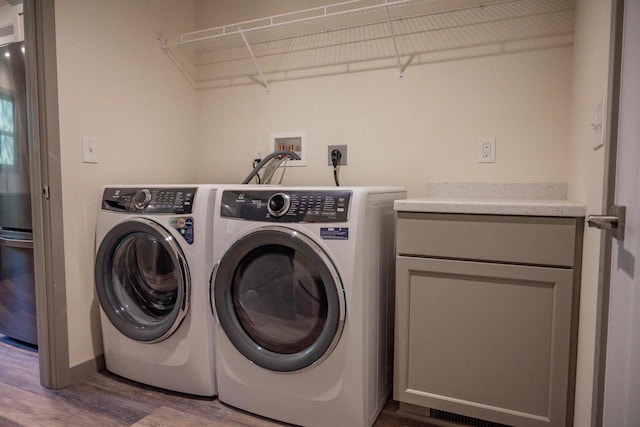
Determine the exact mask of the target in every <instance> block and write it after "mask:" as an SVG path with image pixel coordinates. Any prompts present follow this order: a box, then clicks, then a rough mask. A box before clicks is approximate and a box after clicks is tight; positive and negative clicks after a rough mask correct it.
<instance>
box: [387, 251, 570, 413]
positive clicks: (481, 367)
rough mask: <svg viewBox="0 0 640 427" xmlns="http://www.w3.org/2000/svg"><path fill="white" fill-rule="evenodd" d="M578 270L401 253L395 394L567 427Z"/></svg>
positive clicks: (442, 406) (447, 406)
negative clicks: (575, 287) (424, 256)
mask: <svg viewBox="0 0 640 427" xmlns="http://www.w3.org/2000/svg"><path fill="white" fill-rule="evenodd" d="M572 287H573V270H571V269H562V268H548V267H532V266H521V265H508V264H492V263H482V262H470V261H457V260H443V259H430V258H417V257H402V256H399V257H397V281H396V296H397V299H396V338H395V342H396V348H395V379H394V398H395V399H396V400H399V401H401V402H406V403H410V404H413V405H420V406H424V407H428V408H433V409H438V410H441V411H447V412H452V413H456V414H460V415H465V416H469V417H474V418H480V419H484V420H488V421H494V422H497V423H502V424H509V425H517V426H548V425H557V426H561V425H565V422H566V408H567V391H568V383H569V359H570V357H569V356H570V341H571V340H570V338H571V304H572Z"/></svg>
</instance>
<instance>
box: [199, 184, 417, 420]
mask: <svg viewBox="0 0 640 427" xmlns="http://www.w3.org/2000/svg"><path fill="white" fill-rule="evenodd" d="M405 195H406V193H405V190H404V189H403V188H398V187H279V188H271V189H246V188H243V187H237V188H226V189H225V190H223V191H220V192H218V194H217V195H216V204H215V207H214V234H215V236H216V240H215V241H214V251H213V254H214V258H215V259H217V260H218V262H217V264H216V266H215V267H214V270H213V274H212V278H211V292H210V295H211V308H212V311H213V312H214V315H215V318H216V322H215V327H216V335H217V346H216V350H217V357H216V374H217V378H218V398H219V399H220V401H222V402H224V403H226V404H229V405H231V406H234V407H237V408H240V409H243V410H245V411H248V412H252V413H255V414H259V415H262V416H265V417H268V418H272V419H276V420H280V421H284V422H288V423H292V424H297V425H303V426H329V425H331V426H356V427H357V426H370V425H372V424H373V423H374V421H375V419H376V418H377V416H378V414H379V413H380V411H381V410H382V408H383V406H384V404H385V402H386V400H387V399H388V398H389V396H390V392H391V385H392V352H393V347H392V341H393V307H394V293H395V289H394V279H395V270H394V267H393V266H394V237H393V236H394V211H393V201H394V200H396V199H401V198H404V197H405Z"/></svg>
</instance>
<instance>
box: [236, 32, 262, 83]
mask: <svg viewBox="0 0 640 427" xmlns="http://www.w3.org/2000/svg"><path fill="white" fill-rule="evenodd" d="M238 32H239V33H240V36H241V37H242V40H243V41H244V45H245V46H246V47H247V50H248V51H249V54H250V55H251V59H253V64H254V65H255V66H256V68H257V69H258V73H259V74H260V78H261V79H262V84H263V86H264V87H265V89H267V92H269V83H267V79H266V78H265V77H264V74H263V73H262V68H260V64H258V60H257V59H256V55H255V54H254V53H253V49H252V48H251V45H250V44H249V41H248V40H247V37H246V36H245V35H244V31H242V28H240V27H238Z"/></svg>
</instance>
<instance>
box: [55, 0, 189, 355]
mask: <svg viewBox="0 0 640 427" xmlns="http://www.w3.org/2000/svg"><path fill="white" fill-rule="evenodd" d="M55 7H56V39H57V40H56V43H57V55H58V80H59V81H58V85H59V86H58V90H59V106H60V144H61V147H60V153H61V159H60V161H61V169H62V186H63V189H64V190H63V191H64V194H63V203H64V205H63V206H64V233H65V260H66V261H65V262H66V265H65V269H66V286H67V310H68V323H69V352H70V355H69V359H70V365H71V366H75V365H78V364H81V363H83V362H85V361H87V360H89V359H92V358H94V357H95V356H96V355H99V354H101V353H102V342H101V335H100V327H99V315H98V313H99V312H98V306H97V300H96V299H95V298H94V286H93V283H94V282H93V262H94V261H93V256H94V235H95V233H94V230H95V221H96V215H97V212H98V207H99V200H100V194H99V191H100V186H101V185H104V184H109V183H129V184H138V183H169V182H177V183H182V182H187V181H192V180H193V179H194V178H195V177H194V175H193V160H194V158H195V155H196V149H195V145H194V143H195V141H196V119H195V118H196V102H195V101H196V98H195V94H194V91H193V89H192V88H191V87H190V86H189V84H188V83H187V82H186V81H185V80H184V78H183V77H182V75H181V74H180V72H178V70H177V69H176V68H175V67H174V66H173V63H171V61H170V60H169V59H168V57H167V56H166V55H165V54H164V53H163V52H162V50H161V49H160V48H159V47H158V45H157V44H156V38H157V37H158V36H159V35H160V34H167V33H171V34H173V33H180V32H185V31H188V30H191V29H192V28H193V25H194V13H193V11H194V9H193V2H186V1H183V0H164V1H156V0H136V1H127V0H112V1H108V2H107V1H98V0H92V1H85V0H58V1H56V5H55ZM83 136H91V137H95V138H97V142H98V156H99V163H98V164H97V165H96V164H83V163H82V145H81V141H82V137H83Z"/></svg>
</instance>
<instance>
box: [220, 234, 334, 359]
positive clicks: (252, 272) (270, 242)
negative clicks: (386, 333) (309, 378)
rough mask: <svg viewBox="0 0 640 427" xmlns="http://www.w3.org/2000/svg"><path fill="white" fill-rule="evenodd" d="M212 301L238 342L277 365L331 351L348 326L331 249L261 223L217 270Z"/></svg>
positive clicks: (241, 347)
mask: <svg viewBox="0 0 640 427" xmlns="http://www.w3.org/2000/svg"><path fill="white" fill-rule="evenodd" d="M212 286H213V288H214V289H213V291H212V292H211V297H212V299H213V301H212V308H213V309H214V313H215V314H216V316H217V317H218V319H219V321H220V324H221V326H222V328H223V329H224V331H225V333H226V335H227V337H228V338H229V340H230V341H231V342H232V343H233V345H234V346H235V347H236V348H237V349H238V351H240V352H241V353H242V354H243V355H244V356H245V357H246V358H247V359H249V360H251V361H252V362H254V363H256V364H258V365H260V366H262V367H264V368H266V369H270V370H274V371H296V370H300V369H303V368H306V367H309V366H312V365H314V364H316V363H318V362H320V361H321V360H323V359H324V358H325V357H327V356H328V355H329V354H330V353H331V351H332V350H333V348H334V347H335V345H336V344H337V342H338V339H339V338H340V335H341V333H342V329H343V326H344V318H345V303H344V290H343V287H342V283H341V281H340V277H339V275H338V273H337V271H336V269H335V267H334V265H333V263H332V262H331V260H330V258H329V257H328V256H327V254H326V253H325V252H324V251H323V250H322V249H321V248H320V247H319V246H318V244H317V243H315V242H314V241H313V240H312V239H310V238H308V237H307V236H305V235H303V234H301V233H299V232H296V231H294V230H292V229H289V228H285V227H264V228H261V229H258V230H256V231H253V232H251V233H249V234H247V235H245V236H244V237H242V238H240V239H238V240H237V241H236V242H235V243H234V244H233V245H232V246H231V247H230V248H229V249H228V250H227V251H226V252H225V254H224V256H223V257H222V259H221V260H220V262H219V263H218V265H217V267H216V271H215V272H214V276H213V277H212Z"/></svg>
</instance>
